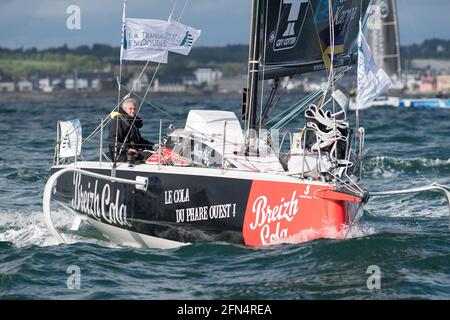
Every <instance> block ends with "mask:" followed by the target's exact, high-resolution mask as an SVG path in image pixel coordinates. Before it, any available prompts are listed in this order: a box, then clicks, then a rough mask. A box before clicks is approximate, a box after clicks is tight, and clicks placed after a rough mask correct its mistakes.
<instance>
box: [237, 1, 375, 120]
mask: <svg viewBox="0 0 450 320" xmlns="http://www.w3.org/2000/svg"><path fill="white" fill-rule="evenodd" d="M371 2H372V1H371V0H333V1H332V0H253V11H252V25H251V35H250V40H251V41H250V50H249V81H248V96H247V99H246V103H245V104H244V110H243V119H245V120H248V121H249V122H248V123H249V128H256V127H257V126H256V118H257V115H256V112H257V111H256V109H257V107H256V104H257V103H256V101H257V96H258V92H257V91H258V90H257V85H256V84H257V83H258V81H260V80H266V79H278V78H281V77H286V76H292V75H295V74H302V73H308V72H316V71H322V70H325V69H329V68H330V67H331V63H332V61H333V66H334V67H342V66H346V65H350V64H351V63H354V62H355V61H356V59H355V58H356V52H357V48H356V43H357V39H358V32H359V21H360V19H363V23H364V24H365V22H366V20H367V19H366V18H365V17H366V12H367V9H368V7H369V5H370V4H371ZM330 6H331V8H330ZM330 12H332V19H330ZM330 20H332V21H333V24H331V23H330ZM354 55H355V56H354Z"/></svg>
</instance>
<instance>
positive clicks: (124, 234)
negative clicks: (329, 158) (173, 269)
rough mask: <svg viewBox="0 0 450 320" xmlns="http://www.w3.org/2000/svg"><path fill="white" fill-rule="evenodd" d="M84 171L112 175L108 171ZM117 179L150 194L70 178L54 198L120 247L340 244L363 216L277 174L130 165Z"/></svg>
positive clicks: (327, 188) (314, 186)
mask: <svg viewBox="0 0 450 320" xmlns="http://www.w3.org/2000/svg"><path fill="white" fill-rule="evenodd" d="M63 168H67V166H59V167H54V168H53V172H56V171H58V170H60V169H63ZM141 168H142V169H141ZM81 169H83V170H85V171H87V172H94V173H98V174H102V175H105V176H110V175H111V167H110V166H108V165H105V164H104V165H103V166H87V167H85V168H81ZM115 175H116V177H119V178H124V179H129V180H135V179H136V177H137V176H139V177H145V178H147V181H148V188H147V190H139V189H137V188H136V187H135V186H133V185H129V184H123V183H118V182H111V181H109V180H107V179H99V178H94V177H90V176H88V175H84V174H81V173H73V172H67V173H64V174H62V175H61V176H60V177H59V178H58V180H57V183H56V186H55V190H54V194H53V198H54V199H56V200H57V201H58V202H60V203H61V204H63V205H65V206H66V207H70V208H71V209H73V210H74V211H76V212H77V213H78V214H80V215H82V216H83V217H84V218H86V219H87V220H88V221H89V222H91V223H92V224H93V225H94V226H96V227H97V228H98V229H99V230H100V231H101V232H103V233H104V234H105V235H106V236H108V237H110V238H111V239H113V240H114V241H117V242H119V243H121V244H131V243H128V242H130V241H131V242H133V241H135V242H136V244H137V245H139V246H155V247H173V246H176V244H184V243H192V242H196V241H201V240H216V241H225V242H232V243H238V244H245V245H248V246H262V245H269V244H273V243H279V242H285V241H291V242H292V241H293V242H303V241H308V240H313V239H317V238H341V237H342V236H343V231H344V230H345V229H346V228H347V227H348V226H349V225H351V224H353V223H354V222H355V221H356V220H357V219H358V213H360V212H361V211H362V199H361V198H360V197H358V196H355V195H351V194H348V193H342V192H336V191H335V190H334V187H333V186H331V185H330V184H326V183H320V182H313V181H306V180H298V179H293V178H291V177H279V176H277V175H273V174H272V175H266V174H255V173H240V172H227V173H224V174H223V173H221V171H220V170H217V169H200V168H172V169H170V168H168V167H163V168H162V169H160V170H159V169H158V168H157V166H149V165H143V166H137V167H134V168H130V167H128V166H127V165H125V164H124V165H122V167H120V166H119V167H118V168H117V169H116V174H115ZM252 176H256V177H257V178H252ZM115 233H117V234H115ZM139 237H143V238H142V239H138V238H139ZM149 239H150V240H149ZM153 240H155V241H154V242H155V244H154V245H153V244H152V241H153ZM159 240H161V241H162V242H160V241H159ZM166 241H168V242H167V243H168V245H164V244H163V245H161V243H164V242H166ZM136 244H135V245H136Z"/></svg>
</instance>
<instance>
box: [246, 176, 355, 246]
mask: <svg viewBox="0 0 450 320" xmlns="http://www.w3.org/2000/svg"><path fill="white" fill-rule="evenodd" d="M331 190H333V187H332V186H318V185H313V184H294V183H285V182H270V181H253V183H252V187H251V190H250V195H249V199H248V202H247V208H246V212H245V217H244V225H243V230H242V232H243V236H244V242H245V244H246V245H249V246H261V245H268V244H273V243H277V242H284V241H283V239H286V238H288V239H291V240H292V241H293V242H303V241H309V240H313V239H316V238H339V237H340V236H339V234H340V231H342V228H343V226H345V225H346V224H347V223H348V221H349V219H350V217H351V216H353V215H355V214H356V211H357V206H355V205H353V204H352V203H350V202H348V201H343V200H341V199H336V198H337V197H324V192H326V193H327V192H330V191H331ZM326 193H325V194H326ZM318 195H320V197H319V196H318ZM346 200H347V199H346ZM352 202H353V201H352Z"/></svg>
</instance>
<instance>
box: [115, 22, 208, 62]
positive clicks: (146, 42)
mask: <svg viewBox="0 0 450 320" xmlns="http://www.w3.org/2000/svg"><path fill="white" fill-rule="evenodd" d="M200 34H201V30H196V29H194V28H191V27H189V26H186V25H184V24H182V23H179V22H176V21H164V20H156V19H134V18H126V19H125V26H124V41H123V47H122V60H137V61H147V60H150V61H155V62H161V63H167V55H168V52H169V51H171V52H176V53H179V54H183V55H187V54H189V52H190V51H191V48H192V46H193V44H194V43H195V41H196V40H197V39H198V37H200Z"/></svg>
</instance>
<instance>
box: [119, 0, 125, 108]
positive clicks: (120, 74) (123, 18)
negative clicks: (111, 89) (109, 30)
mask: <svg viewBox="0 0 450 320" xmlns="http://www.w3.org/2000/svg"><path fill="white" fill-rule="evenodd" d="M126 5H127V0H123V11H122V41H121V46H120V67H119V81H118V82H119V93H118V95H117V103H119V102H120V91H121V88H122V61H123V60H122V56H123V48H124V45H125V43H124V42H125V17H126V16H125V12H126Z"/></svg>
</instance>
